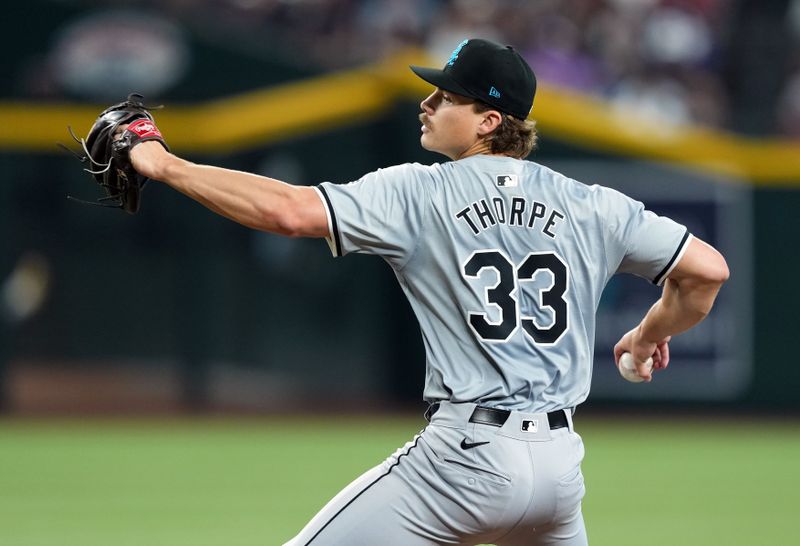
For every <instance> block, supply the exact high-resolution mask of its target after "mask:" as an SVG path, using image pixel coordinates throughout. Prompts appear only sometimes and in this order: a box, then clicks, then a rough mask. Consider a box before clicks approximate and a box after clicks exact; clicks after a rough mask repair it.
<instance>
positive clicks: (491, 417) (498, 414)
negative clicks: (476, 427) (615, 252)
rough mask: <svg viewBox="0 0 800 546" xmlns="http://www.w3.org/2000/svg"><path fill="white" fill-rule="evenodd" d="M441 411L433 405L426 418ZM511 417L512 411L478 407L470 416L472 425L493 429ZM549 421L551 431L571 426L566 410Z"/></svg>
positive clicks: (555, 414)
mask: <svg viewBox="0 0 800 546" xmlns="http://www.w3.org/2000/svg"><path fill="white" fill-rule="evenodd" d="M438 409H439V404H433V405H431V406H430V407H429V408H428V411H426V412H425V418H426V419H427V420H428V421H430V420H431V417H433V414H434V413H436V410H438ZM509 415H511V411H510V410H502V409H495V408H485V407H483V406H477V407H476V408H475V410H474V411H473V412H472V415H470V416H469V422H470V423H480V424H482V425H491V426H493V427H502V426H503V425H504V424H505V422H506V421H507V420H508V416H509ZM547 421H548V422H549V423H550V430H555V429H557V428H564V427H568V426H569V421H568V420H567V413H566V412H565V411H564V410H556V411H551V412H550V413H548V414H547Z"/></svg>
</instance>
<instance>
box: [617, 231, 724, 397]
mask: <svg viewBox="0 0 800 546" xmlns="http://www.w3.org/2000/svg"><path fill="white" fill-rule="evenodd" d="M728 276H729V272H728V265H727V263H726V262H725V258H723V257H722V255H721V254H720V253H719V252H717V251H716V250H715V249H714V248H713V247H711V246H710V245H708V244H707V243H705V242H703V241H701V240H700V239H697V238H696V237H693V238H692V240H691V241H690V242H689V247H688V248H687V249H686V252H685V253H684V255H683V257H682V258H681V260H680V261H679V262H678V264H677V265H676V266H675V268H674V269H673V270H672V272H670V274H669V276H668V277H667V279H666V281H665V282H664V289H663V292H662V294H661V298H660V299H659V300H658V301H657V302H656V303H655V304H654V305H653V306H652V307H651V308H650V310H649V311H648V312H647V314H646V315H645V317H644V318H643V319H642V321H641V323H639V325H638V326H637V327H636V328H634V329H633V330H631V331H630V332H628V333H627V334H625V335H624V336H623V337H622V339H620V341H619V342H618V343H617V344H616V346H615V347H614V359H615V361H616V362H619V359H620V357H621V356H622V353H624V352H630V353H632V355H633V359H634V362H635V364H636V368H637V370H638V373H639V375H640V376H641V377H642V378H644V379H645V380H646V381H650V379H651V378H652V375H651V369H650V368H649V367H648V366H647V365H646V364H645V362H646V361H647V359H648V358H650V357H652V358H653V369H663V368H666V367H667V364H668V363H669V341H670V338H671V336H674V335H676V334H680V333H681V332H685V331H686V330H688V329H689V328H691V327H692V326H695V325H696V324H698V323H699V322H701V321H702V320H703V319H704V318H705V317H706V316H707V315H708V313H709V312H710V311H711V308H712V306H713V305H714V300H715V299H716V297H717V294H718V293H719V290H720V288H721V287H722V285H723V283H724V282H725V281H726V280H728Z"/></svg>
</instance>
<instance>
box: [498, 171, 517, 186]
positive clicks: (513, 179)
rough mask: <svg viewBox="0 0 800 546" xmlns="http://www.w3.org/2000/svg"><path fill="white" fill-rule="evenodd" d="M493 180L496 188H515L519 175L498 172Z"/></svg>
mask: <svg viewBox="0 0 800 546" xmlns="http://www.w3.org/2000/svg"><path fill="white" fill-rule="evenodd" d="M495 180H496V181H497V187H498V188H516V187H517V186H519V177H518V176H517V175H516V174H498V175H497V176H496V177H495Z"/></svg>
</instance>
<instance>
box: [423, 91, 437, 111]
mask: <svg viewBox="0 0 800 546" xmlns="http://www.w3.org/2000/svg"><path fill="white" fill-rule="evenodd" d="M435 97H436V92H435V91H434V92H433V93H431V94H430V95H428V96H427V97H425V99H423V100H422V102H420V103H419V107H420V109H421V110H422V111H423V112H425V113H426V114H428V115H431V114H432V113H433V111H434V105H435Z"/></svg>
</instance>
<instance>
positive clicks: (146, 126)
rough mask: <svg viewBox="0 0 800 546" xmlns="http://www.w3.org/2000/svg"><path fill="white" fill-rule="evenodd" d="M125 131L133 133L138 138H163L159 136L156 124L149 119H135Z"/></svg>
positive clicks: (159, 132)
mask: <svg viewBox="0 0 800 546" xmlns="http://www.w3.org/2000/svg"><path fill="white" fill-rule="evenodd" d="M127 130H128V131H130V132H132V133H134V134H135V135H136V136H138V137H139V138H146V137H157V138H163V137H162V136H161V131H159V130H158V127H156V124H155V123H153V122H152V121H150V120H149V119H137V120H136V121H134V122H133V123H131V124H130V125H128V129H127Z"/></svg>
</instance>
